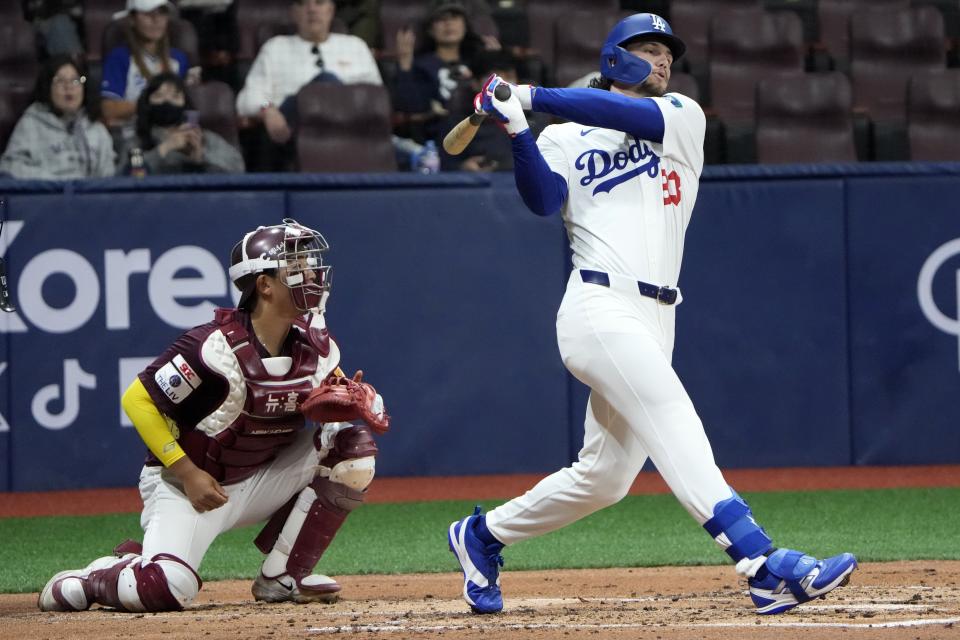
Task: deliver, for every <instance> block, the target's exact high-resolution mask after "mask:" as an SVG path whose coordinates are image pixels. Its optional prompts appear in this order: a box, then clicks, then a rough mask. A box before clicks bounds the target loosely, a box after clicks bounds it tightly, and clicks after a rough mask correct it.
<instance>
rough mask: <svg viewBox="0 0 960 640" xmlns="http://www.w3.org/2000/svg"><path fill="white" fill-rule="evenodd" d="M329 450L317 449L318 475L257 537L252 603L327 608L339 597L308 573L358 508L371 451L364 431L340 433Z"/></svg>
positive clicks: (335, 587) (331, 585) (332, 585)
mask: <svg viewBox="0 0 960 640" xmlns="http://www.w3.org/2000/svg"><path fill="white" fill-rule="evenodd" d="M329 444H330V445H331V446H330V447H324V448H323V449H324V450H325V451H326V452H327V454H326V455H325V456H324V458H323V460H322V463H321V470H322V472H321V474H318V476H317V477H315V478H314V479H313V482H311V483H310V485H309V486H307V487H306V488H305V489H303V491H301V492H300V494H299V495H298V496H295V497H294V499H292V500H291V501H290V502H288V503H287V504H285V505H284V506H283V507H282V508H281V509H280V510H279V511H277V513H276V514H274V516H273V517H272V518H271V519H270V521H269V522H268V523H267V525H266V527H264V529H263V531H262V532H261V533H260V535H259V536H257V541H256V543H257V547H258V548H260V550H261V551H264V552H267V551H269V555H268V556H267V559H266V560H265V561H264V563H263V567H262V568H261V571H260V575H258V576H257V579H256V581H255V582H254V584H253V595H254V598H256V599H257V600H265V601H268V602H282V601H289V600H292V601H293V602H298V603H305V602H318V601H319V602H333V601H335V600H336V599H337V598H338V597H339V591H340V585H339V584H337V583H336V581H334V580H333V579H331V578H329V577H327V576H324V575H321V574H313V573H312V572H313V568H314V567H315V566H316V564H317V562H318V561H319V560H320V557H321V556H322V555H323V553H324V551H326V550H327V547H329V546H330V543H331V542H332V541H333V538H334V536H335V535H336V534H337V531H338V530H339V529H340V526H341V525H342V524H343V521H344V520H345V519H346V517H347V516H348V515H349V514H350V512H351V511H353V510H354V509H356V508H357V507H359V506H360V505H361V504H362V503H363V499H364V496H365V493H364V491H365V490H366V488H367V486H368V485H369V484H370V482H371V481H372V480H373V472H374V465H373V461H374V456H375V455H376V453H377V447H376V444H375V443H374V441H373V436H372V435H371V434H370V430H369V428H368V427H365V426H357V427H351V428H347V429H343V430H341V431H339V432H338V433H336V436H335V439H334V440H333V441H332V442H330V443H329ZM281 518H282V520H281ZM280 522H282V523H283V524H282V527H280V526H279V523H280Z"/></svg>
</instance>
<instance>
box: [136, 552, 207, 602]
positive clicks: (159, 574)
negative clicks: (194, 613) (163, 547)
mask: <svg viewBox="0 0 960 640" xmlns="http://www.w3.org/2000/svg"><path fill="white" fill-rule="evenodd" d="M118 578H119V579H118V581H117V593H118V596H119V597H120V599H121V601H123V605H124V608H125V609H126V610H127V611H149V612H151V613H153V612H157V611H181V610H182V609H183V607H184V606H186V605H188V604H190V603H191V602H192V601H193V599H194V598H196V597H197V593H199V592H200V586H201V585H202V584H203V583H202V581H201V580H200V576H198V575H197V574H196V572H195V571H194V570H193V568H191V567H190V565H188V564H187V563H186V562H184V561H183V560H181V559H180V558H178V557H176V556H174V555H171V554H169V553H159V554H157V555H155V556H153V558H151V559H150V561H149V562H144V563H140V562H134V563H131V564H130V565H129V566H127V567H125V568H124V569H123V571H121V572H120V575H119V576H118Z"/></svg>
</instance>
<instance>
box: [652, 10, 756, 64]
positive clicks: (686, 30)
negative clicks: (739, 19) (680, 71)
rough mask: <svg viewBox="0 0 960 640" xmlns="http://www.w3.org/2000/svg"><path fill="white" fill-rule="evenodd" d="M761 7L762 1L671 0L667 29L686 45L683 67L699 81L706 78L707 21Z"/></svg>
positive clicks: (708, 28)
mask: <svg viewBox="0 0 960 640" xmlns="http://www.w3.org/2000/svg"><path fill="white" fill-rule="evenodd" d="M760 8H762V2H761V0H673V1H672V2H671V3H670V26H671V27H672V28H673V32H674V33H675V34H677V35H678V36H679V37H680V39H682V40H683V42H684V44H686V45H687V53H686V55H685V56H684V61H685V68H686V69H687V70H689V71H690V72H692V73H693V74H694V75H696V76H698V77H699V78H702V79H705V78H706V68H707V59H708V56H709V49H710V48H709V37H710V21H711V20H712V19H713V17H714V16H716V15H718V14H720V15H725V14H728V13H729V12H730V11H736V10H744V9H760Z"/></svg>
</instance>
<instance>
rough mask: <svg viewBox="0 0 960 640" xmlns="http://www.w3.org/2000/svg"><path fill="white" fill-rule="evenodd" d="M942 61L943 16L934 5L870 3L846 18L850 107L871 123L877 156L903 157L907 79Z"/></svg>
mask: <svg viewBox="0 0 960 640" xmlns="http://www.w3.org/2000/svg"><path fill="white" fill-rule="evenodd" d="M945 67H946V42H945V40H944V29H943V17H942V16H941V15H940V12H939V11H937V10H936V9H934V8H933V7H919V8H916V9H910V8H906V9H893V10H884V9H871V10H866V11H863V12H862V13H859V14H858V15H857V19H856V20H853V21H852V22H851V24H850V77H851V80H852V82H853V105H854V109H856V110H858V111H862V112H864V113H866V115H867V117H869V118H870V120H871V122H872V123H873V148H874V159H876V160H886V161H895V160H906V159H907V158H908V157H909V145H908V142H907V129H906V103H907V83H908V81H909V79H910V77H912V76H914V75H916V74H918V73H921V72H925V71H929V70H935V69H943V68H945Z"/></svg>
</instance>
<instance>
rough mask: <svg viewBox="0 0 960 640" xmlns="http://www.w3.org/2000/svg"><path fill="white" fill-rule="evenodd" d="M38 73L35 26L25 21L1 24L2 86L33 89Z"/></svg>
mask: <svg viewBox="0 0 960 640" xmlns="http://www.w3.org/2000/svg"><path fill="white" fill-rule="evenodd" d="M37 71H38V65H37V39H36V36H35V34H34V31H33V26H32V25H31V24H30V23H29V22H26V21H25V20H23V19H12V20H10V21H8V22H2V23H0V84H2V85H7V86H11V85H12V86H29V87H32V86H33V85H34V83H35V81H36V79H37Z"/></svg>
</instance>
